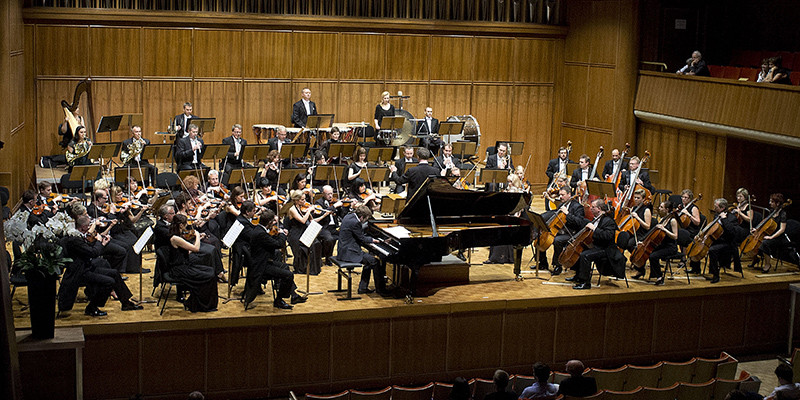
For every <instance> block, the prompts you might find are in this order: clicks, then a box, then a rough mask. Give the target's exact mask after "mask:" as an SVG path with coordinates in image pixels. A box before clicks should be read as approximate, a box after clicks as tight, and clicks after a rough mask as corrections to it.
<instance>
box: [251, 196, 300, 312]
mask: <svg viewBox="0 0 800 400" xmlns="http://www.w3.org/2000/svg"><path fill="white" fill-rule="evenodd" d="M277 224H278V217H277V216H276V215H275V213H273V212H272V210H265V211H264V212H263V213H262V214H261V218H259V222H258V225H257V226H255V227H254V228H253V230H252V233H251V234H250V248H251V249H259V251H256V252H252V255H251V258H250V267H249V269H248V270H247V280H246V281H245V286H244V294H243V297H244V309H245V310H247V309H248V307H249V305H250V303H252V302H253V300H255V298H256V296H258V294H259V293H261V285H262V284H265V283H266V282H267V281H269V280H271V279H275V280H278V287H277V291H278V294H277V296H275V301H274V302H273V303H272V305H273V307H275V308H280V309H284V310H289V309H291V308H292V306H291V305H290V304H286V301H285V300H284V299H286V298H289V297H291V303H292V304H296V303H302V302H305V301H306V300H307V297H304V296H300V295H298V294H297V292H295V291H294V289H295V288H296V286H295V284H294V275H293V274H292V272H291V271H290V270H289V265H288V264H286V263H284V262H283V261H282V258H281V256H280V252H281V250H282V249H283V248H284V247H286V234H287V231H286V230H285V229H283V230H279V229H277Z"/></svg>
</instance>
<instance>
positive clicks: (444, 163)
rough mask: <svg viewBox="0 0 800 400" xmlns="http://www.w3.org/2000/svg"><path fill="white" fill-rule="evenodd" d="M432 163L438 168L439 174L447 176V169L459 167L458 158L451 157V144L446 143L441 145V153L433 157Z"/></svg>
mask: <svg viewBox="0 0 800 400" xmlns="http://www.w3.org/2000/svg"><path fill="white" fill-rule="evenodd" d="M433 165H434V166H436V168H439V174H441V175H442V176H447V171H451V170H453V169H459V168H461V162H460V160H458V159H456V158H455V157H453V145H452V144H450V143H447V144H445V145H444V147H442V155H440V156H438V157H436V158H434V162H433Z"/></svg>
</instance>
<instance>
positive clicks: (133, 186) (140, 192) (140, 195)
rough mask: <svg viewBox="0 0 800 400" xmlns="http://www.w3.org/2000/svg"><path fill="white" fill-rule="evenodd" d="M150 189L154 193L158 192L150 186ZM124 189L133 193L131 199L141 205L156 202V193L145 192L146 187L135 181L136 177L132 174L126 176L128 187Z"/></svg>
mask: <svg viewBox="0 0 800 400" xmlns="http://www.w3.org/2000/svg"><path fill="white" fill-rule="evenodd" d="M151 190H153V191H154V193H156V194H157V193H158V190H157V189H152V188H151ZM126 191H127V192H129V193H131V194H132V195H133V201H135V202H137V203H139V204H142V205H153V203H155V202H156V199H158V196H157V195H153V196H149V195H148V194H147V191H148V189H147V188H143V187H141V185H139V182H138V181H136V179H135V178H134V177H132V176H129V177H128V187H127V188H126ZM151 194H153V193H151Z"/></svg>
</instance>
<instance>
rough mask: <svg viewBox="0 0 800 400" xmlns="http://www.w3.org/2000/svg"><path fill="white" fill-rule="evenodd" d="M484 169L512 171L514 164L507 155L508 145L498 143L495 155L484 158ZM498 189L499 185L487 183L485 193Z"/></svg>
mask: <svg viewBox="0 0 800 400" xmlns="http://www.w3.org/2000/svg"><path fill="white" fill-rule="evenodd" d="M486 168H489V169H508V170H512V171H513V170H514V162H513V161H512V160H511V156H510V155H509V154H508V145H507V144H506V143H500V144H499V145H497V153H495V154H492V155H490V156H489V157H487V158H486ZM498 189H499V185H496V184H492V183H487V184H486V191H487V192H494V191H496V190H498Z"/></svg>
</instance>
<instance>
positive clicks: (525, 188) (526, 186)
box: [514, 165, 531, 192]
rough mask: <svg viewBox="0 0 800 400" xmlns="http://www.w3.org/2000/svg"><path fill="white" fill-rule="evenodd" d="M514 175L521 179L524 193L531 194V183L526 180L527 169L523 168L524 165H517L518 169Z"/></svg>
mask: <svg viewBox="0 0 800 400" xmlns="http://www.w3.org/2000/svg"><path fill="white" fill-rule="evenodd" d="M514 173H516V174H517V177H519V181H520V182H521V183H522V191H523V192H530V191H531V182H530V181H529V180H527V179H525V167H523V166H522V165H517V168H516V169H515V170H514Z"/></svg>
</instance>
